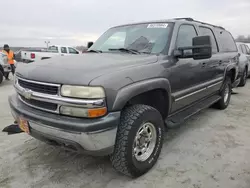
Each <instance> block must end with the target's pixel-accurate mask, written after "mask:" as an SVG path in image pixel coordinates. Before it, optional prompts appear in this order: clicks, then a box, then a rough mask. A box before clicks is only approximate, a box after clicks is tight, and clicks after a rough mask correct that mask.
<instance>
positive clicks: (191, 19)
mask: <svg viewBox="0 0 250 188" xmlns="http://www.w3.org/2000/svg"><path fill="white" fill-rule="evenodd" d="M174 20H187V21H191V22H192V21H194V19H193V18H174Z"/></svg>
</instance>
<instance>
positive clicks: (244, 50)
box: [240, 44, 247, 54]
mask: <svg viewBox="0 0 250 188" xmlns="http://www.w3.org/2000/svg"><path fill="white" fill-rule="evenodd" d="M240 47H241V51H242V53H243V54H247V48H246V46H245V45H244V44H242V45H240Z"/></svg>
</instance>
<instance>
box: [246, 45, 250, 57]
mask: <svg viewBox="0 0 250 188" xmlns="http://www.w3.org/2000/svg"><path fill="white" fill-rule="evenodd" d="M246 49H247V54H248V55H250V48H249V47H248V46H247V45H246Z"/></svg>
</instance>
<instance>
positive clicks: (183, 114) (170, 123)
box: [165, 95, 221, 128]
mask: <svg viewBox="0 0 250 188" xmlns="http://www.w3.org/2000/svg"><path fill="white" fill-rule="evenodd" d="M220 99H221V97H220V96H219V95H213V96H211V97H209V98H207V99H204V100H202V101H200V102H198V103H196V104H194V105H192V106H191V107H188V108H186V109H184V110H182V111H180V112H177V113H174V114H173V115H170V116H169V117H168V118H167V119H166V120H165V123H166V125H167V127H168V128H175V127H177V126H178V125H180V124H181V123H183V122H185V121H186V120H187V119H188V118H189V117H191V116H193V115H195V114H197V113H198V112H200V111H201V110H203V109H205V108H208V107H210V106H211V105H212V104H214V103H216V102H217V101H219V100H220Z"/></svg>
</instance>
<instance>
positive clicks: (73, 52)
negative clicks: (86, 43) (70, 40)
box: [69, 48, 78, 54]
mask: <svg viewBox="0 0 250 188" xmlns="http://www.w3.org/2000/svg"><path fill="white" fill-rule="evenodd" d="M69 53H70V54H78V51H76V50H75V49H74V48H69Z"/></svg>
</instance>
